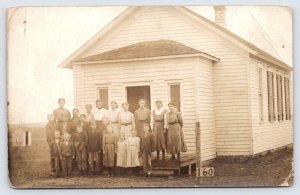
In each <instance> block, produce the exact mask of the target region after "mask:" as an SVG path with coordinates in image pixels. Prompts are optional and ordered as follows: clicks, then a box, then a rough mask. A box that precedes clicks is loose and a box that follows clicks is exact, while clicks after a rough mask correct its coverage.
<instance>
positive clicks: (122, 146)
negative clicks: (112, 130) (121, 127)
mask: <svg viewBox="0 0 300 195" xmlns="http://www.w3.org/2000/svg"><path fill="white" fill-rule="evenodd" d="M126 148H127V142H126V140H125V135H124V133H121V134H120V138H119V141H118V148H117V167H118V168H119V169H120V173H121V174H124V173H125V168H126V167H127V166H126V163H127V159H126Z"/></svg>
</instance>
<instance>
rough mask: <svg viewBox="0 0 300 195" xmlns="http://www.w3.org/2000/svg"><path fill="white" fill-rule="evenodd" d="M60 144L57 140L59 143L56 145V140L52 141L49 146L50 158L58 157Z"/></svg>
mask: <svg viewBox="0 0 300 195" xmlns="http://www.w3.org/2000/svg"><path fill="white" fill-rule="evenodd" d="M60 144H61V141H60V140H59V142H58V143H57V142H56V140H53V141H52V142H51V145H50V154H51V156H56V157H60V156H61V155H60Z"/></svg>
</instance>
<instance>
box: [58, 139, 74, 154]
mask: <svg viewBox="0 0 300 195" xmlns="http://www.w3.org/2000/svg"><path fill="white" fill-rule="evenodd" d="M60 154H61V156H62V157H63V156H74V154H75V149H74V145H73V143H72V142H71V141H70V142H69V144H68V145H66V144H65V143H64V141H62V142H61V143H60Z"/></svg>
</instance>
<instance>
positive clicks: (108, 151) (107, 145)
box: [102, 118, 117, 176]
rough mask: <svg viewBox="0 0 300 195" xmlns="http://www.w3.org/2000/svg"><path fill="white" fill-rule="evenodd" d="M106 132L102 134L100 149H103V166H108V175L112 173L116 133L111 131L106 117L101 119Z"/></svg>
mask: <svg viewBox="0 0 300 195" xmlns="http://www.w3.org/2000/svg"><path fill="white" fill-rule="evenodd" d="M102 122H103V125H104V127H105V129H106V133H105V134H104V136H103V141H102V149H103V155H104V156H103V166H104V167H106V168H108V175H109V176H113V175H114V170H113V168H114V166H115V152H116V148H117V135H115V134H114V133H113V129H112V127H111V126H110V125H109V121H108V120H107V119H106V118H103V119H102Z"/></svg>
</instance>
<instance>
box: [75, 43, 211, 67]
mask: <svg viewBox="0 0 300 195" xmlns="http://www.w3.org/2000/svg"><path fill="white" fill-rule="evenodd" d="M199 53H203V52H200V51H198V50H196V49H193V48H191V47H188V46H186V45H183V44H181V43H178V42H176V41H172V40H157V41H145V42H139V43H135V44H132V45H129V46H125V47H121V48H118V49H114V50H110V51H107V52H103V53H99V54H96V55H92V56H88V57H85V58H81V59H78V60H76V62H86V61H104V60H123V59H134V58H149V57H161V56H170V55H184V54H199ZM206 55H209V54H206Z"/></svg>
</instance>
